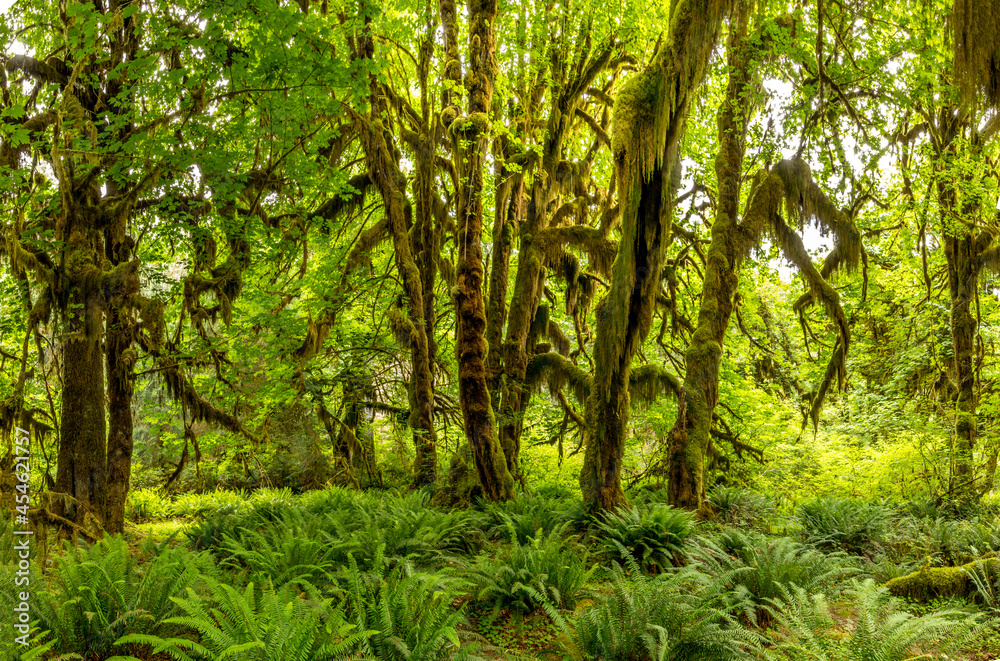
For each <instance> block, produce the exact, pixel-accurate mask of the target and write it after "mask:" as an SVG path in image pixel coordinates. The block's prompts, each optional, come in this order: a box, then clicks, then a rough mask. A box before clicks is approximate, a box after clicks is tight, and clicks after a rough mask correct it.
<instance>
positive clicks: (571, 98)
mask: <svg viewBox="0 0 1000 661" xmlns="http://www.w3.org/2000/svg"><path fill="white" fill-rule="evenodd" d="M612 54H613V50H612V47H611V44H610V43H607V44H602V45H601V46H600V47H598V48H596V49H594V52H593V53H591V52H590V44H589V42H585V43H583V45H582V47H581V53H580V54H579V58H580V59H579V60H578V65H577V66H576V67H573V71H572V73H571V72H569V71H567V68H568V67H567V66H566V63H554V64H553V70H552V71H551V72H550V75H552V76H553V77H554V78H556V79H557V81H558V84H556V83H554V84H553V87H554V89H555V90H557V92H558V93H555V94H553V98H552V101H551V103H550V105H549V107H548V118H547V121H546V127H545V129H546V130H545V140H544V141H543V143H542V152H541V158H540V160H539V162H538V165H537V171H536V172H535V173H534V176H533V177H532V185H531V189H530V191H529V193H528V196H527V205H526V209H525V218H524V223H523V225H522V228H521V233H520V245H519V246H518V258H517V271H516V274H515V278H514V290H513V293H512V296H511V302H510V313H509V317H508V323H507V334H506V337H505V339H504V343H503V357H504V376H505V377H506V381H505V387H504V388H503V391H502V392H503V397H502V400H501V402H500V442H501V445H502V446H503V450H504V453H505V454H506V455H507V463H508V466H510V469H511V471H512V472H513V473H515V474H519V472H520V468H519V461H518V458H519V456H520V449H521V434H522V430H523V420H524V414H525V412H526V410H527V408H528V403H529V401H530V398H531V393H530V392H529V391H528V389H527V387H526V384H525V371H526V369H527V366H528V362H529V361H530V360H531V358H532V356H533V355H534V347H535V341H534V339H535V338H533V336H532V329H533V328H534V327H536V326H537V324H536V321H537V315H538V313H539V304H540V303H541V298H542V292H543V290H544V287H545V277H546V269H545V266H546V264H545V262H546V258H547V252H551V248H552V247H553V244H555V247H558V245H559V244H561V243H565V241H552V240H548V241H546V240H543V235H544V234H545V233H546V231H550V230H548V228H549V226H550V225H551V223H552V222H553V219H554V215H555V214H554V213H553V208H554V207H558V206H560V205H558V204H554V203H556V202H558V201H559V198H560V196H562V195H566V194H570V193H574V192H575V191H571V190H568V189H567V190H564V189H563V187H562V186H561V185H560V184H559V183H558V182H559V180H560V176H559V173H560V168H562V170H563V171H568V170H569V169H570V168H572V167H579V165H578V164H570V163H567V162H566V161H564V160H562V159H563V156H564V152H565V146H566V141H567V139H568V137H569V135H570V130H571V128H572V127H573V125H574V121H575V120H576V111H577V109H578V108H579V107H580V102H581V96H582V94H583V92H584V91H585V90H587V89H588V87H589V86H590V85H591V84H592V83H593V82H594V80H595V78H596V77H597V76H598V74H600V73H601V72H602V71H603V70H604V69H605V68H606V67H607V66H608V63H609V61H610V60H611V56H612ZM529 112H530V109H529ZM576 229H582V228H576ZM602 238H603V237H602ZM550 266H551V264H550ZM574 278H575V275H574ZM567 286H568V287H569V288H573V287H575V286H576V283H575V282H568V283H567Z"/></svg>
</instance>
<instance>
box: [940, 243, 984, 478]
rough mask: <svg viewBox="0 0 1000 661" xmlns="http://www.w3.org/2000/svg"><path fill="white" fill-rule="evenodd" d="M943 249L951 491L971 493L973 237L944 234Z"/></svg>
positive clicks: (974, 405)
mask: <svg viewBox="0 0 1000 661" xmlns="http://www.w3.org/2000/svg"><path fill="white" fill-rule="evenodd" d="M944 252H945V257H946V259H947V262H948V289H949V293H950V295H951V342H952V349H953V351H954V371H955V385H956V387H957V389H958V390H957V394H956V399H955V448H954V451H953V453H952V462H953V469H952V476H951V485H950V488H951V491H952V493H953V494H956V495H962V494H971V493H972V492H973V491H974V489H975V487H976V485H974V484H973V483H972V482H973V479H974V468H973V457H972V452H973V449H974V448H975V446H976V431H977V422H976V408H977V403H978V402H977V397H976V370H975V367H974V362H975V360H974V359H975V356H976V346H975V339H976V330H977V327H978V322H977V319H976V317H975V315H974V314H973V312H972V309H971V307H972V305H974V304H975V300H976V286H977V280H978V278H977V275H978V273H977V268H976V263H975V239H974V238H973V237H971V236H969V235H968V234H963V235H961V236H950V235H947V234H946V235H945V237H944Z"/></svg>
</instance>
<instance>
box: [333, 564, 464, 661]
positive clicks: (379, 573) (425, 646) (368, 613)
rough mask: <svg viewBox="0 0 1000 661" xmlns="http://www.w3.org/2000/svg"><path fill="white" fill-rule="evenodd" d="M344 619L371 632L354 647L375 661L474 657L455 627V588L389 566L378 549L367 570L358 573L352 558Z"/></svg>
mask: <svg viewBox="0 0 1000 661" xmlns="http://www.w3.org/2000/svg"><path fill="white" fill-rule="evenodd" d="M345 579H346V589H345V591H346V593H347V600H346V604H347V609H346V615H347V619H348V620H349V621H350V622H352V623H353V624H354V625H355V626H356V627H357V628H358V629H359V630H374V631H375V632H376V633H373V634H372V635H371V636H370V637H368V638H366V639H365V640H364V641H362V642H361V645H360V651H361V652H363V653H365V654H370V655H373V656H374V657H375V658H377V659H380V660H381V661H403V660H406V661H438V660H444V659H457V660H460V659H475V658H477V657H475V656H473V652H474V651H475V648H476V645H475V644H474V643H471V642H470V641H468V640H463V637H467V636H468V634H465V633H464V632H463V631H462V630H461V629H460V628H459V625H460V624H461V623H462V622H463V621H464V620H465V615H464V613H463V610H462V609H461V608H459V609H455V608H453V607H452V602H453V601H454V600H455V598H456V597H457V596H458V593H457V591H456V590H455V586H454V585H453V584H452V583H451V582H449V581H447V580H446V579H445V578H444V577H443V576H441V575H439V574H423V573H412V572H411V571H409V569H408V568H407V567H406V566H405V565H397V566H395V567H393V568H391V569H390V568H389V565H388V562H387V561H386V559H385V556H384V549H383V548H382V547H381V546H380V547H378V548H377V549H376V552H375V555H374V558H373V563H372V568H371V570H370V571H368V572H362V571H361V570H360V569H359V568H358V564H357V563H356V562H355V561H354V558H353V556H351V557H350V558H349V567H348V569H347V571H346V575H345Z"/></svg>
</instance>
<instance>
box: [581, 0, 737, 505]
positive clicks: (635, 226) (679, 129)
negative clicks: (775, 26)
mask: <svg viewBox="0 0 1000 661" xmlns="http://www.w3.org/2000/svg"><path fill="white" fill-rule="evenodd" d="M732 4H733V0H680V1H679V2H676V3H675V5H674V8H673V11H672V14H671V22H670V27H669V32H668V36H667V38H666V40H665V43H664V44H663V45H662V46H661V48H660V50H659V52H658V53H657V54H656V56H655V57H654V59H653V61H652V62H651V63H650V65H649V67H648V68H647V69H646V70H645V71H643V72H642V73H639V74H636V75H633V76H632V77H631V78H630V79H629V80H628V81H627V83H626V84H625V86H624V87H623V88H622V90H621V91H620V92H619V94H618V98H617V100H616V103H615V124H614V136H613V139H612V152H613V154H614V159H615V170H616V173H617V175H616V176H617V181H618V183H619V186H620V197H619V199H620V205H621V208H622V238H621V245H620V247H619V250H618V255H617V257H616V258H615V263H614V266H613V267H612V277H611V288H610V291H609V292H608V294H607V295H606V297H605V298H604V299H603V300H602V302H601V304H600V305H599V307H598V309H597V341H596V345H595V361H596V362H595V372H594V384H593V389H592V391H591V395H590V398H589V403H588V406H587V437H586V454H585V456H584V465H583V470H582V471H581V473H580V488H581V490H582V491H583V498H584V502H585V503H587V504H588V506H590V507H591V508H592V509H596V510H609V509H613V508H616V507H618V506H620V505H622V504H623V503H624V502H625V494H624V492H623V491H622V488H621V482H620V476H621V468H622V458H623V454H624V450H625V434H626V428H627V423H628V410H629V395H628V382H629V375H630V371H631V365H632V358H633V356H634V355H635V353H636V351H637V350H638V348H639V346H640V345H641V344H642V341H643V339H644V338H645V337H646V335H647V334H648V332H649V328H650V325H651V323H652V316H653V310H654V307H655V304H656V294H657V293H658V292H659V289H660V285H659V283H660V275H661V270H662V267H663V257H664V252H665V248H666V245H667V244H668V243H669V241H670V226H671V220H672V219H671V216H672V209H673V199H672V198H673V188H674V186H673V182H674V180H675V177H678V178H679V170H678V166H677V160H678V146H679V144H680V139H681V136H682V134H683V130H684V123H685V119H686V117H687V113H688V109H689V106H690V102H691V100H692V98H693V97H694V95H695V93H696V91H697V88H698V86H699V85H700V84H701V81H702V79H703V77H704V74H705V67H706V64H707V62H708V58H709V56H710V54H711V52H712V50H713V48H714V47H715V43H716V40H717V39H718V32H719V27H720V25H721V23H722V17H723V15H725V14H726V13H727V12H728V10H729V7H730V6H731V5H732Z"/></svg>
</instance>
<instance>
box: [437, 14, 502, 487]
mask: <svg viewBox="0 0 1000 661" xmlns="http://www.w3.org/2000/svg"><path fill="white" fill-rule="evenodd" d="M496 18H497V3H496V0H470V2H469V56H470V57H469V59H470V63H471V66H470V69H469V72H468V79H467V81H466V89H467V91H468V98H469V105H468V108H469V113H468V116H465V117H460V118H457V119H456V120H454V121H453V122H452V123H451V124H450V126H449V131H450V132H451V135H452V138H453V149H454V154H455V161H456V163H455V165H456V170H457V171H458V173H459V181H460V182H461V184H460V186H459V190H458V204H457V218H456V220H457V223H456V224H457V227H458V232H457V237H456V239H457V240H456V245H457V249H458V264H457V268H456V285H455V289H454V290H453V294H454V299H455V308H456V317H457V335H456V340H455V350H456V353H457V356H458V386H459V403H460V404H461V408H462V418H463V421H464V425H465V435H466V439H467V440H468V442H469V445H470V447H471V449H472V456H473V461H474V462H475V465H476V473H477V474H478V475H479V481H480V485H481V486H482V489H483V495H484V496H485V497H487V498H489V499H491V500H508V499H510V498H512V497H513V496H514V479H513V477H512V476H511V474H510V470H509V469H508V467H507V459H506V457H505V456H504V452H503V449H502V448H501V446H500V443H499V441H498V439H497V436H496V421H495V419H494V414H493V405H492V402H491V401H490V392H489V388H488V386H487V380H486V354H487V352H488V350H489V348H488V346H487V344H486V304H485V301H484V298H483V288H484V287H483V285H484V282H483V280H484V277H483V275H484V274H483V251H482V233H483V199H482V198H483V169H484V161H485V155H486V148H487V145H488V141H489V116H488V113H489V111H490V106H491V102H492V98H493V84H494V83H493V80H494V76H495V68H496V59H495V52H496V41H495V36H494V30H493V24H494V21H496ZM447 29H448V28H446V30H447Z"/></svg>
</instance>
